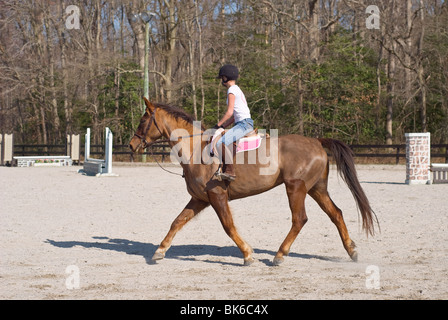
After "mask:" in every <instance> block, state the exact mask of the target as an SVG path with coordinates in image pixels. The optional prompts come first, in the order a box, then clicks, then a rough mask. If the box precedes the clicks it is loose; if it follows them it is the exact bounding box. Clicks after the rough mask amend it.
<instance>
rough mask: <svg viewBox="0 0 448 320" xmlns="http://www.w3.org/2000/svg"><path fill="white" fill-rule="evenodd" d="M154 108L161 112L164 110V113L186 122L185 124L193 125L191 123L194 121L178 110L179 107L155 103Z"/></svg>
mask: <svg viewBox="0 0 448 320" xmlns="http://www.w3.org/2000/svg"><path fill="white" fill-rule="evenodd" d="M155 107H156V108H160V109H162V110H164V111H165V112H166V113H168V114H169V115H171V116H173V117H174V118H176V119H181V120H184V121H186V122H187V123H190V124H193V122H194V121H195V119H194V118H193V117H192V116H191V115H189V114H188V113H186V112H185V111H184V110H182V109H180V108H179V107H175V106H171V105H167V104H161V103H156V104H155ZM201 127H202V129H204V127H203V126H202V125H201Z"/></svg>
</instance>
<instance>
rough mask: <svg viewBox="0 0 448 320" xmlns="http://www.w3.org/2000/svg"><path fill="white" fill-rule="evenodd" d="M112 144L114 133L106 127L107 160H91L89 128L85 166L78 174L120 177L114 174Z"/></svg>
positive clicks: (88, 131) (88, 129) (88, 130)
mask: <svg viewBox="0 0 448 320" xmlns="http://www.w3.org/2000/svg"><path fill="white" fill-rule="evenodd" d="M112 142H113V134H112V131H110V129H109V128H107V127H106V145H105V156H104V158H105V159H104V160H103V159H93V158H90V128H87V133H86V143H85V155H84V165H83V169H81V170H79V171H78V172H79V173H83V174H85V175H89V176H97V177H118V174H115V173H112Z"/></svg>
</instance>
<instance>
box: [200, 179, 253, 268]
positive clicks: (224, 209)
mask: <svg viewBox="0 0 448 320" xmlns="http://www.w3.org/2000/svg"><path fill="white" fill-rule="evenodd" d="M208 198H209V199H210V203H211V205H212V207H213V209H215V211H216V213H217V214H218V217H219V220H220V221H221V224H222V226H223V228H224V230H225V231H226V233H227V235H228V236H229V237H230V238H231V239H232V240H233V241H234V242H235V244H236V245H237V246H238V248H239V249H240V250H241V252H242V253H243V257H244V265H246V266H248V265H251V264H252V263H253V262H254V259H253V258H252V253H253V250H252V248H251V246H250V245H249V244H247V243H246V242H245V241H244V240H243V239H242V238H241V236H240V235H239V234H238V232H237V231H236V228H235V225H234V223H233V218H232V212H231V211H230V208H229V203H228V195H227V191H226V190H222V189H218V188H215V189H214V190H210V191H209V192H208Z"/></svg>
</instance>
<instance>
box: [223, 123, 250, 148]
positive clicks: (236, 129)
mask: <svg viewBox="0 0 448 320" xmlns="http://www.w3.org/2000/svg"><path fill="white" fill-rule="evenodd" d="M252 130H254V121H253V120H252V119H251V118H247V119H244V120H241V121H238V122H237V123H235V125H234V126H233V127H232V129H230V130H229V131H227V132H226V134H225V135H223V136H222V138H221V139H219V140H218V142H217V143H216V149H218V150H221V149H220V148H221V145H222V144H223V143H224V144H225V145H226V146H228V145H230V144H232V143H234V142H235V141H238V140H239V139H241V138H242V137H244V136H245V135H246V134H248V133H249V132H251V131H252Z"/></svg>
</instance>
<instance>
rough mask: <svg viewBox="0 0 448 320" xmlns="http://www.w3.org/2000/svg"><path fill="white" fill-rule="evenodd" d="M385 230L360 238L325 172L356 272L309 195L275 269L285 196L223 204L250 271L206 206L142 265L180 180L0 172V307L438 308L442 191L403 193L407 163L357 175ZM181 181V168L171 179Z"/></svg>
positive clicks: (144, 172) (442, 295) (447, 188)
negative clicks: (232, 304) (364, 303)
mask: <svg viewBox="0 0 448 320" xmlns="http://www.w3.org/2000/svg"><path fill="white" fill-rule="evenodd" d="M357 168H358V175H359V179H360V181H361V185H362V187H363V188H364V190H365V192H366V194H367V196H368V198H369V199H370V202H371V204H372V207H373V208H374V210H375V211H376V213H377V216H378V219H379V221H380V225H381V233H380V234H378V235H377V236H375V237H374V238H371V237H369V238H367V237H366V236H365V234H364V233H363V232H362V230H361V228H360V221H359V219H358V214H357V210H356V205H355V202H354V199H353V197H352V195H351V193H350V191H349V190H348V188H347V186H346V185H345V184H344V182H343V181H342V179H340V178H339V177H338V176H337V175H336V170H335V169H334V168H332V170H331V174H330V187H329V189H330V194H331V196H332V198H333V200H334V202H335V203H336V204H337V205H338V206H339V207H340V208H341V209H342V210H343V213H344V217H345V221H346V224H347V227H348V229H349V232H350V235H351V237H352V239H353V240H354V241H355V242H356V244H357V247H358V254H359V261H358V262H357V263H355V262H352V261H351V260H350V258H349V257H348V255H347V254H346V252H345V250H344V248H343V247H342V243H341V240H340V238H339V235H338V232H337V229H336V227H335V226H334V225H333V224H332V222H331V221H330V219H329V218H328V217H327V216H326V215H325V213H324V212H323V211H322V210H321V209H320V208H319V207H318V206H317V204H316V203H315V202H314V200H313V199H311V198H310V197H307V200H306V208H307V214H308V217H309V221H308V223H307V224H306V225H305V227H304V228H303V230H302V232H301V233H300V235H299V236H298V238H297V240H296V241H295V242H294V244H293V246H292V248H291V253H290V255H289V256H288V257H286V259H285V262H284V263H283V264H282V265H281V266H279V267H274V266H272V263H271V261H272V259H273V258H274V255H275V252H276V251H277V249H278V247H279V245H280V244H281V242H282V241H283V239H284V238H285V236H286V234H287V232H288V231H289V228H290V224H291V214H290V211H289V207H288V202H287V198H286V192H285V188H284V187H283V186H279V187H277V188H276V189H274V190H271V191H269V192H266V193H264V194H261V195H258V196H254V197H251V198H247V199H242V200H237V201H232V202H231V207H232V209H233V213H234V219H235V222H236V226H237V228H238V230H239V232H240V234H241V235H242V236H243V238H245V240H246V241H247V242H248V243H249V244H251V245H252V247H253V248H254V250H255V253H254V258H256V259H257V261H256V262H255V263H254V264H252V265H251V266H249V267H243V266H242V263H243V259H242V255H241V253H240V251H239V250H238V248H237V247H236V246H235V245H234V243H233V242H232V240H231V239H230V238H229V237H227V235H226V234H225V232H224V230H223V229H222V227H221V225H220V223H219V220H218V218H217V216H216V214H215V213H214V211H213V210H212V209H211V208H208V209H206V210H205V211H203V212H202V213H201V214H200V215H199V216H198V217H197V218H195V219H194V220H193V221H191V222H190V223H189V224H187V225H186V227H185V228H184V229H183V230H182V231H181V232H179V233H178V234H177V236H176V238H175V239H174V242H173V246H172V248H171V249H170V250H169V251H168V253H167V255H166V258H165V259H164V260H162V261H160V262H158V263H156V264H149V263H148V262H149V260H150V258H151V256H152V255H153V253H154V251H155V250H156V248H157V247H158V244H159V243H160V241H161V240H162V239H163V237H164V236H165V234H166V233H167V232H168V229H169V227H170V224H171V222H172V221H173V219H174V218H175V217H176V216H177V215H178V213H179V212H180V211H181V210H182V209H183V207H184V206H185V205H186V203H187V202H188V200H189V198H190V197H189V195H188V193H187V191H186V188H185V183H184V180H183V179H182V178H180V177H178V176H174V175H170V174H168V173H166V172H164V171H162V170H161V169H160V168H158V167H153V166H138V167H137V166H134V167H131V166H118V165H116V166H114V172H115V173H118V174H119V175H120V176H119V177H115V178H96V177H87V176H83V175H81V174H78V173H77V170H78V169H79V167H76V166H74V167H58V168H56V167H52V168H42V167H41V168H38V167H35V168H5V167H0V181H1V187H0V298H1V299H266V300H270V299H448V260H447V257H448V201H447V198H448V185H421V186H408V185H405V184H404V180H405V168H404V166H373V165H370V166H367V165H359V166H357ZM170 169H172V170H175V171H177V172H180V170H179V169H178V168H170Z"/></svg>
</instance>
